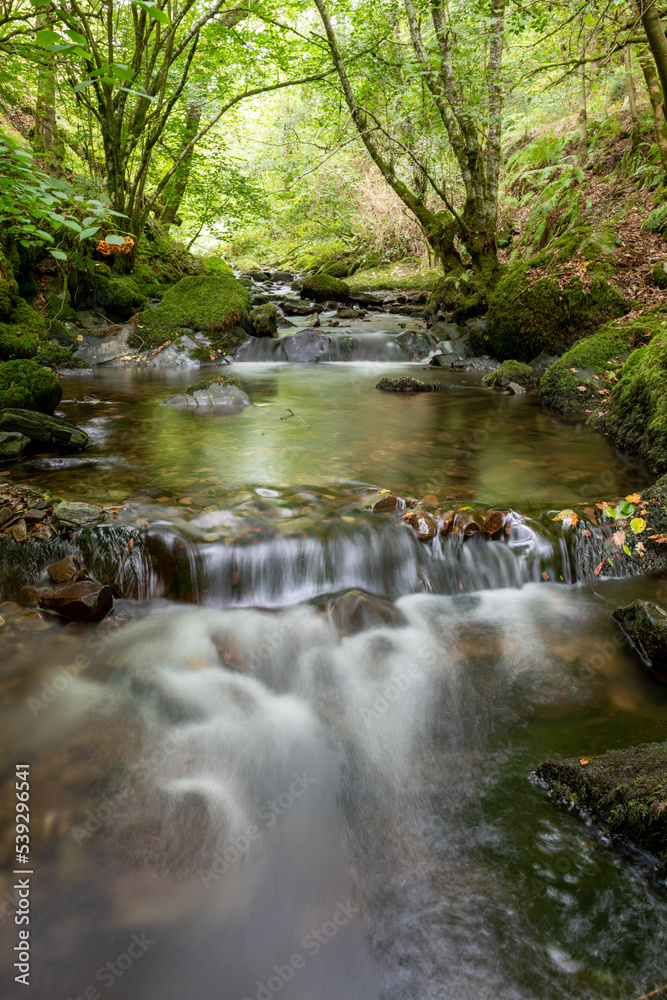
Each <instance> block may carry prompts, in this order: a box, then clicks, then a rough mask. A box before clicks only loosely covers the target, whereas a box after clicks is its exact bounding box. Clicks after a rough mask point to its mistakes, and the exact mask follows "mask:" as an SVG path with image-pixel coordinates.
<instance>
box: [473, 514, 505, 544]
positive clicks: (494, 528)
mask: <svg viewBox="0 0 667 1000" xmlns="http://www.w3.org/2000/svg"><path fill="white" fill-rule="evenodd" d="M478 520H479V523H480V527H481V529H482V533H483V534H484V535H485V537H486V538H491V537H492V536H493V535H497V534H498V532H499V531H501V530H502V528H503V526H504V524H505V515H504V514H503V512H502V511H501V510H488V511H487V512H486V514H484V515H478Z"/></svg>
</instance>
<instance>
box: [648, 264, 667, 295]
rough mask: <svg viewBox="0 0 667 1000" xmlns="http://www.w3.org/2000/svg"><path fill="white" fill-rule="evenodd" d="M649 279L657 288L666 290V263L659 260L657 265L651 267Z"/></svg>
mask: <svg viewBox="0 0 667 1000" xmlns="http://www.w3.org/2000/svg"><path fill="white" fill-rule="evenodd" d="M651 278H652V280H653V284H654V285H657V286H658V288H662V289H663V290H664V289H665V288H667V261H664V260H659V261H658V263H657V264H654V265H653V270H652V271H651Z"/></svg>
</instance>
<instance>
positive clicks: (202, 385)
mask: <svg viewBox="0 0 667 1000" xmlns="http://www.w3.org/2000/svg"><path fill="white" fill-rule="evenodd" d="M212 385H234V386H236V388H237V389H243V385H242V384H241V382H240V380H239V379H237V378H235V376H234V375H216V376H215V377H214V378H202V379H200V380H199V381H198V382H193V383H192V385H189V386H188V387H187V389H186V390H185V391H186V392H189V393H190V394H192V393H193V392H206V390H207V389H210V388H211V386H212ZM244 391H245V390H244Z"/></svg>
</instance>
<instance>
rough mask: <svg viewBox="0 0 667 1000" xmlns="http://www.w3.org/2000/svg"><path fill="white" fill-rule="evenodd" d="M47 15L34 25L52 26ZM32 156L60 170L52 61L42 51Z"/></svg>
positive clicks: (59, 145) (60, 155) (56, 170)
mask: <svg viewBox="0 0 667 1000" xmlns="http://www.w3.org/2000/svg"><path fill="white" fill-rule="evenodd" d="M53 23H54V22H53V20H52V18H50V17H43V16H39V17H38V18H37V23H36V29H37V31H40V30H41V29H42V28H53ZM33 149H34V152H35V156H37V157H38V158H39V159H40V160H44V161H45V162H46V163H47V164H48V166H49V167H50V168H51V169H52V170H54V171H55V172H56V173H58V174H62V173H63V169H62V166H61V161H62V159H63V152H64V150H63V145H62V142H61V141H60V139H59V137H58V126H57V124H56V61H55V57H54V56H52V55H47V54H46V52H44V53H43V54H42V55H41V56H40V61H39V69H38V71H37V104H36V107H35V136H34V139H33Z"/></svg>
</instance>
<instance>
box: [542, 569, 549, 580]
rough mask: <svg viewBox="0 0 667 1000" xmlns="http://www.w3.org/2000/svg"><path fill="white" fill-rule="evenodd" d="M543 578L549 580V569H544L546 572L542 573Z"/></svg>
mask: <svg viewBox="0 0 667 1000" xmlns="http://www.w3.org/2000/svg"><path fill="white" fill-rule="evenodd" d="M542 579H543V580H548V579H549V574H548V573H547V571H546V570H545V571H544V573H543V574H542Z"/></svg>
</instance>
